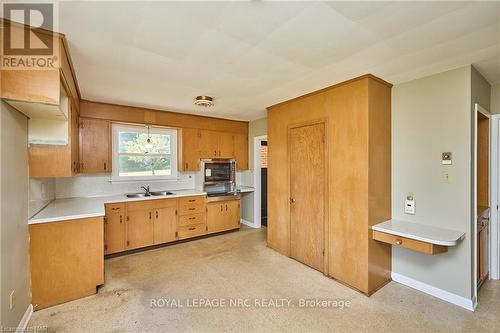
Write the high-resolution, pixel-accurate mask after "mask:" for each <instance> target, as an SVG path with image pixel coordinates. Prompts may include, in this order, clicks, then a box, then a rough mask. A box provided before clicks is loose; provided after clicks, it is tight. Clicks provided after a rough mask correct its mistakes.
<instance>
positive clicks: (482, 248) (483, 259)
mask: <svg viewBox="0 0 500 333" xmlns="http://www.w3.org/2000/svg"><path fill="white" fill-rule="evenodd" d="M480 219H481V220H482V221H481V223H480V224H479V225H478V234H477V281H478V286H481V285H482V284H483V282H484V281H486V280H487V279H488V276H489V255H488V254H489V238H490V235H489V221H488V220H483V219H482V218H480Z"/></svg>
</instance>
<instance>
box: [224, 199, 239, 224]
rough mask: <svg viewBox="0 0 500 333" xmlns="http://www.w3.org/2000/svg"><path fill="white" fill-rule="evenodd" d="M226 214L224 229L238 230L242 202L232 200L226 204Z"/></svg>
mask: <svg viewBox="0 0 500 333" xmlns="http://www.w3.org/2000/svg"><path fill="white" fill-rule="evenodd" d="M224 206H225V209H226V214H225V218H224V222H225V223H224V229H225V230H229V229H236V228H239V227H240V215H241V214H240V200H230V201H226V202H225V203H224Z"/></svg>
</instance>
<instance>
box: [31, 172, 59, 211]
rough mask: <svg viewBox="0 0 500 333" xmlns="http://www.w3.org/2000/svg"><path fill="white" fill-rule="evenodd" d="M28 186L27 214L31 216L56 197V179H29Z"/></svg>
mask: <svg viewBox="0 0 500 333" xmlns="http://www.w3.org/2000/svg"><path fill="white" fill-rule="evenodd" d="M29 187H30V192H29V209H28V216H29V217H30V218H31V217H32V216H33V215H35V214H36V213H38V212H39V211H40V210H41V209H42V208H43V207H45V206H46V205H47V204H48V203H49V202H51V201H52V200H54V199H55V198H56V180H55V179H54V178H45V179H30V181H29Z"/></svg>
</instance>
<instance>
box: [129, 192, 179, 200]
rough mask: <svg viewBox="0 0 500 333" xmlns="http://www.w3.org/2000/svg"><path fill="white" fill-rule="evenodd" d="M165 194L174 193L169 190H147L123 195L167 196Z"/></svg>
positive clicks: (135, 196)
mask: <svg viewBox="0 0 500 333" xmlns="http://www.w3.org/2000/svg"><path fill="white" fill-rule="evenodd" d="M167 195H174V193H172V192H169V191H152V192H150V191H147V192H140V193H129V194H126V195H125V196H126V197H127V198H146V197H159V196H167Z"/></svg>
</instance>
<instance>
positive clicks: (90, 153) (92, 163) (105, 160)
mask: <svg viewBox="0 0 500 333" xmlns="http://www.w3.org/2000/svg"><path fill="white" fill-rule="evenodd" d="M110 142H111V133H110V123H109V121H108V120H100V119H91V118H80V171H81V172H82V173H109V172H111V161H110V149H111V144H110Z"/></svg>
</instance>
